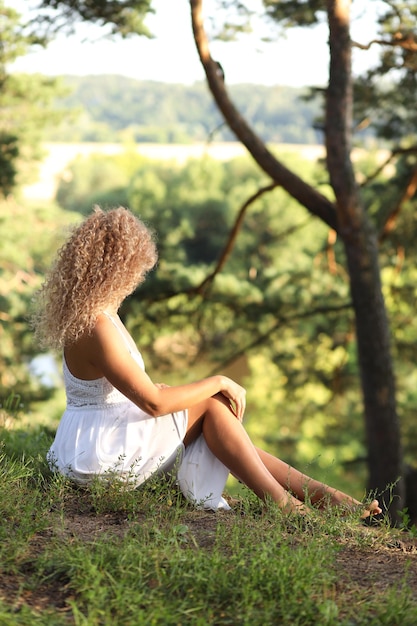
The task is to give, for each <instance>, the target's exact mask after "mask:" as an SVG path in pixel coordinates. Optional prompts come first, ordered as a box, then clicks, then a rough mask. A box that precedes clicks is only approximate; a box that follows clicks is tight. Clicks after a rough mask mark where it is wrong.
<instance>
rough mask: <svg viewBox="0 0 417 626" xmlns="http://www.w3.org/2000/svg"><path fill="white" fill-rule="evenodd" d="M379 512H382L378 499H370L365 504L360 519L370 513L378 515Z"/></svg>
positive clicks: (368, 515)
mask: <svg viewBox="0 0 417 626" xmlns="http://www.w3.org/2000/svg"><path fill="white" fill-rule="evenodd" d="M379 513H382V509H381V507H380V506H379V502H378V500H372V502H371V503H370V504H369V505H366V508H365V510H364V511H363V513H362V515H361V519H366V518H367V517H370V516H371V515H379Z"/></svg>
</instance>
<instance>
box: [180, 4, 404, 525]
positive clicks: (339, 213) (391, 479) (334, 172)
mask: <svg viewBox="0 0 417 626" xmlns="http://www.w3.org/2000/svg"><path fill="white" fill-rule="evenodd" d="M202 1H203V0H190V6H191V20H192V27H193V33H194V39H195V42H196V46H197V51H198V54H199V57H200V61H201V63H202V65H203V67H204V70H205V73H206V77H207V82H208V85H209V88H210V91H211V93H212V95H213V97H214V100H215V101H216V104H217V106H218V107H219V109H220V111H221V112H222V114H223V117H224V119H225V121H226V122H227V124H228V125H229V127H230V128H231V130H232V131H233V132H234V133H235V135H236V137H237V138H238V139H239V140H240V141H241V142H242V143H243V144H244V145H245V146H246V148H247V150H248V151H249V153H250V154H251V155H252V157H253V158H254V160H255V161H256V162H257V163H258V165H259V166H260V167H261V168H262V169H263V170H264V171H265V172H266V173H267V174H269V176H271V178H272V179H273V180H274V181H275V182H276V183H277V184H279V185H281V187H283V189H285V190H286V191H287V192H288V193H289V194H290V195H291V196H292V197H293V198H295V199H296V200H297V201H298V202H299V203H300V204H301V205H303V206H304V207H305V208H306V209H307V210H308V211H309V212H310V213H312V214H313V215H316V216H317V217H319V218H320V219H322V220H323V221H324V222H325V223H326V224H328V225H329V226H330V228H332V229H334V230H335V231H336V232H338V233H339V235H340V236H341V238H342V240H343V243H344V246H345V251H346V256H347V266H348V272H349V276H350V287H351V293H352V301H353V307H354V311H355V319H356V331H357V349H358V358H359V366H360V373H361V385H362V391H363V398H364V411H365V429H366V437H367V446H368V474H369V482H368V487H369V489H370V490H372V491H373V492H374V491H375V492H377V493H378V494H382V493H384V498H383V505H384V506H385V508H389V510H390V513H391V516H392V518H393V519H394V520H397V519H398V511H399V510H401V508H402V507H403V506H404V481H403V479H402V478H401V476H402V451H401V445H400V433H399V424H398V417H397V413H396V402H395V383H394V374H393V367H392V358H391V352H390V338H389V326H388V319H387V315H386V311H385V304H384V300H383V296H382V289H381V279H380V270H379V263H378V249H377V237H376V234H375V232H374V231H373V229H372V227H371V225H370V223H369V222H368V220H367V217H366V214H365V211H364V209H363V207H362V204H361V198H360V194H359V189H358V186H357V184H356V181H355V176H354V171H353V166H352V161H351V126H352V111H351V109H352V85H351V41H350V35H349V9H350V0H328V17H329V31H330V56H331V61H330V73H329V87H328V95H327V106H326V149H327V165H328V170H329V174H330V180H331V184H332V187H333V189H334V193H335V198H336V202H335V203H332V202H331V201H329V200H328V199H327V198H325V197H324V196H322V195H321V194H320V193H319V192H318V191H317V190H315V189H314V188H312V187H311V186H310V185H308V184H307V183H306V182H305V181H303V180H302V179H301V178H300V177H299V176H297V175H296V174H294V173H293V172H291V171H290V170H288V169H287V168H286V167H285V166H284V165H283V164H282V163H281V162H279V161H278V160H277V159H276V158H275V156H274V155H273V154H272V153H271V152H270V151H269V150H268V149H267V147H266V146H265V144H264V143H263V141H262V140H261V139H260V138H259V137H258V136H257V135H256V134H255V133H254V132H253V130H252V129H251V128H250V127H249V126H248V124H247V123H246V121H245V120H244V119H243V118H242V116H241V115H240V114H239V112H238V110H237V109H236V108H235V106H234V105H233V103H232V102H231V100H230V98H229V96H228V93H227V91H226V86H225V84H224V81H223V80H222V78H221V76H219V72H218V64H217V63H216V61H214V60H213V59H212V58H211V55H210V52H209V46H208V41H207V37H206V34H205V30H204V26H203V18H202ZM387 490H388V492H387ZM390 495H392V496H393V498H392V499H391V497H390Z"/></svg>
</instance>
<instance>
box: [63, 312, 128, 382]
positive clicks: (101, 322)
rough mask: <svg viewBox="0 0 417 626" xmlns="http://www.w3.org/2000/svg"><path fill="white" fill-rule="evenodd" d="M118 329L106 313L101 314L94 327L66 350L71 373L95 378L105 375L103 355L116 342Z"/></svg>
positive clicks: (88, 378)
mask: <svg viewBox="0 0 417 626" xmlns="http://www.w3.org/2000/svg"><path fill="white" fill-rule="evenodd" d="M115 333H117V331H116V329H115V328H114V326H113V324H112V322H111V321H110V320H109V319H108V318H107V316H106V315H104V314H100V315H99V316H98V317H97V321H96V323H95V325H94V327H93V329H92V330H91V331H90V332H88V333H85V334H84V335H82V336H81V337H80V338H79V339H78V340H77V341H76V342H75V343H74V344H71V345H70V346H67V347H66V348H65V350H64V354H65V360H66V363H67V366H68V367H69V369H70V371H71V373H72V374H73V375H74V376H76V377H77V378H82V379H87V380H90V379H95V378H100V377H101V376H103V370H102V366H101V361H102V355H103V354H105V353H106V352H107V351H109V350H111V349H112V346H114V345H115V343H116V336H115Z"/></svg>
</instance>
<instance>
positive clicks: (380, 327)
mask: <svg viewBox="0 0 417 626" xmlns="http://www.w3.org/2000/svg"><path fill="white" fill-rule="evenodd" d="M349 9H350V0H328V20H329V33H330V37H329V46H330V68H329V85H328V89H327V100H326V126H325V134H326V152H327V168H328V171H329V174H330V182H331V185H332V188H333V190H334V193H335V196H336V211H337V222H338V233H339V236H340V237H341V238H342V241H343V243H344V247H345V252H346V259H347V266H348V272H349V277H350V289H351V294H352V302H353V309H354V312H355V321H356V338H357V349H358V357H359V366H360V373H361V381H362V391H363V397H364V408H365V425H366V436H367V447H368V470H369V487H370V488H371V489H373V490H376V491H377V492H379V493H384V497H385V499H389V496H390V493H391V495H392V496H393V497H394V500H393V502H392V505H391V507H390V508H391V512H392V515H393V517H396V515H397V513H398V510H400V509H401V508H402V507H403V506H404V484H403V483H404V481H403V480H402V478H401V479H400V477H402V475H403V472H402V470H403V468H402V453H401V443H400V429H399V423H398V417H397V413H396V402H395V384H394V373H393V367H392V358H391V353H390V338H389V325H388V319H387V315H386V310H385V304H384V299H383V296H382V288H381V279H380V269H379V263H378V248H377V236H376V232H374V229H373V228H372V226H371V224H370V222H369V220H368V219H367V216H366V213H365V211H364V209H363V206H362V203H361V198H360V194H359V190H358V186H357V184H356V181H355V176H354V172H353V167H352V161H351V158H350V153H351V137H352V130H351V127H352V102H353V100H352V78H351V77H352V72H351V49H352V48H351V41H350V33H349V27H350V16H349Z"/></svg>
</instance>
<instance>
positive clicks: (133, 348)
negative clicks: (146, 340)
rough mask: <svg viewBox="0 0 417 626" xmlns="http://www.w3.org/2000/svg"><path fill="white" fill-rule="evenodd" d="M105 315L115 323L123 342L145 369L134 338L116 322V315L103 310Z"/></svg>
mask: <svg viewBox="0 0 417 626" xmlns="http://www.w3.org/2000/svg"><path fill="white" fill-rule="evenodd" d="M103 313H104V315H105V316H106V317H107V318H108V319H109V320H110V321H111V323H112V324H113V326H114V327H115V328H116V329H117V331H118V332H119V335H120V336H121V337H122V339H123V342H124V344H125V346H126V348H127V350H128V352H129V354H130V355H131V356H132V357H133V358H134V359H135V361H137V362H138V363H139V365H140V366H141V367H142V369H144V363H143V358H142V355H141V353H140V352H139V350H138V349H137V346H136V345H135V343H134V341H133V339H131V340H130V341H129V337H130V336H128V335H127V334H125V333H124V332H123V331H122V329H121V328H120V326H119V324H118V323H117V322H116V320H115V319H114V317H113V316H112V315H110V313H108V312H107V311H103Z"/></svg>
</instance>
